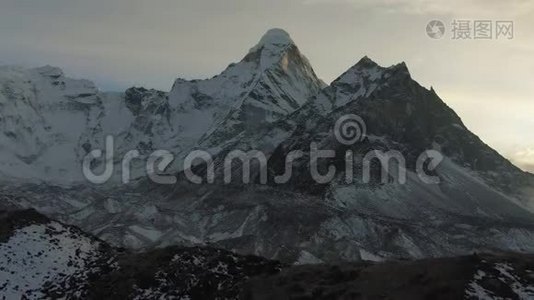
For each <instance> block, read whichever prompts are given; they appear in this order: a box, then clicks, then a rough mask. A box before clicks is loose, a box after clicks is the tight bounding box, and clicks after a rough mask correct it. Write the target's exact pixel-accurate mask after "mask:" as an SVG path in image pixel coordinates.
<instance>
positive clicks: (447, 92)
mask: <svg viewBox="0 0 534 300" xmlns="http://www.w3.org/2000/svg"><path fill="white" fill-rule="evenodd" d="M434 19H437V20H441V21H443V22H444V23H445V27H446V33H445V36H444V37H443V38H442V39H431V38H429V37H428V36H427V35H426V32H425V28H426V25H427V23H428V22H429V21H430V20H434ZM455 19H457V20H472V21H475V20H490V21H493V24H494V25H493V26H494V27H495V21H507V20H511V21H513V22H514V38H513V39H511V40H508V39H502V38H501V39H499V40H497V39H496V38H495V32H494V33H493V35H494V37H493V38H492V39H489V40H474V39H471V40H455V39H452V38H451V37H452V32H451V29H452V25H451V23H452V21H453V20H455ZM273 27H279V28H283V29H285V30H286V31H288V32H289V33H290V34H291V36H292V38H293V40H294V41H295V42H296V44H297V45H298V46H299V48H300V49H301V51H302V52H303V53H304V54H305V55H306V56H307V57H308V58H309V59H310V61H311V63H312V65H313V66H314V68H315V71H316V73H317V74H318V75H319V76H320V77H321V78H322V79H323V80H325V81H326V82H330V81H332V80H333V79H335V78H336V77H337V76H338V75H340V74H341V73H342V72H343V71H345V70H346V69H348V68H349V67H350V66H352V65H353V64H355V63H356V62H357V61H358V60H359V59H360V58H361V57H362V56H364V55H368V56H369V57H371V58H372V59H373V60H375V61H376V62H377V63H379V64H381V65H384V66H388V65H392V64H395V63H398V62H400V61H405V62H406V63H407V65H408V68H409V69H410V72H411V74H412V77H413V78H414V79H416V80H417V81H418V82H419V83H421V84H422V85H423V86H426V87H430V86H433V87H434V89H435V90H436V92H437V93H438V94H439V95H440V96H441V97H442V98H443V99H444V101H445V102H446V103H447V104H449V105H450V106H451V107H452V108H453V109H455V110H456V112H457V113H458V114H459V115H460V116H461V117H462V119H463V120H464V122H465V123H466V125H467V126H468V127H469V128H470V129H471V130H472V131H474V132H475V133H476V134H478V135H479V136H480V137H481V138H482V139H483V140H484V141H485V142H487V143H488V144H490V145H491V146H493V147H494V148H496V149H497V150H498V151H499V152H500V153H501V154H503V155H505V156H506V157H508V158H510V159H511V160H512V161H514V162H515V163H516V164H517V165H519V166H520V167H522V168H523V169H528V170H531V171H533V172H534V1H529V0H524V1H521V0H510V1H502V0H449V1H438V0H431V1H423V0H414V1H407V0H363V1H356V0H239V1H235V0H233V1H232V0H226V1H219V0H212V1H206V0H191V1H189V0H146V1H141V0H91V1H87V0H0V64H19V65H24V66H31V67H33V66H39V65H44V64H51V65H56V66H59V67H61V68H63V69H64V70H65V72H66V73H67V75H69V76H71V77H79V78H88V79H91V80H93V81H95V82H96V83H97V85H98V86H99V87H100V88H101V89H103V90H123V89H125V88H127V87H129V86H132V85H141V86H145V87H149V88H157V89H162V90H166V91H168V90H169V89H170V87H171V85H172V82H173V81H174V79H175V78H177V77H183V78H188V79H191V78H206V77H211V76H213V75H215V74H218V73H219V72H221V71H222V70H223V69H224V68H225V67H226V66H227V65H228V64H229V63H231V62H234V61H238V60H240V59H241V58H242V57H243V56H244V55H245V54H246V52H247V51H248V49H249V48H250V47H252V46H253V45H254V44H255V43H256V42H257V41H258V40H259V38H260V37H261V35H262V34H263V33H264V32H265V31H266V30H268V29H269V28H273ZM493 29H494V30H493V31H495V28H493Z"/></svg>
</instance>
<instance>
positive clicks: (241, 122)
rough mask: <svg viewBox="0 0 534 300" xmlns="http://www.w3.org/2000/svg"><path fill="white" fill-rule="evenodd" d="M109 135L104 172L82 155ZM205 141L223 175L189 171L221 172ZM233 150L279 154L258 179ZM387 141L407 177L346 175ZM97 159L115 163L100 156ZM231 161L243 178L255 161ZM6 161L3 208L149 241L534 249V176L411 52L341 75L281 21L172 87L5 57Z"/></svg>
mask: <svg viewBox="0 0 534 300" xmlns="http://www.w3.org/2000/svg"><path fill="white" fill-rule="evenodd" d="M348 115H357V116H359V117H360V118H361V119H362V120H363V121H364V122H365V127H366V133H365V136H364V137H363V139H362V141H361V142H358V143H355V144H350V145H346V144H343V143H340V142H339V141H338V140H336V135H335V130H334V129H335V128H336V122H337V121H338V120H340V119H341V118H343V117H344V116H348ZM110 135H111V136H113V138H114V160H113V165H114V172H113V176H112V177H111V178H110V180H109V181H107V182H106V183H105V184H101V185H95V184H92V183H90V182H88V181H87V179H86V178H84V175H83V172H82V161H83V159H84V157H86V155H87V154H88V153H91V152H92V151H93V150H98V149H106V145H105V140H106V137H107V136H110ZM312 144H315V145H318V146H319V147H320V148H321V149H329V150H333V151H335V153H336V156H335V157H333V158H331V159H324V160H320V161H319V162H318V166H317V167H318V169H319V170H321V171H322V173H325V172H326V171H327V170H328V168H329V166H336V168H337V171H338V172H337V173H336V174H335V176H334V178H333V179H332V180H330V181H328V182H325V183H319V182H317V181H316V180H314V178H313V176H311V175H310V174H311V167H310V164H309V158H310V157H311V156H312V155H313V153H311V152H312V151H311V150H310V145H312ZM161 149H163V150H167V151H169V152H171V153H172V154H173V155H174V158H175V159H174V161H173V163H172V164H171V165H170V166H169V167H168V168H167V169H166V170H165V171H164V172H165V174H168V175H169V174H170V175H173V176H175V177H176V178H177V180H176V183H174V184H167V185H162V184H157V183H154V182H152V181H151V180H150V179H149V178H147V177H146V172H145V161H146V159H147V158H148V157H149V156H150V154H151V153H153V152H154V151H156V150H161ZM130 150H138V152H139V156H140V157H138V158H137V159H135V160H133V163H132V171H131V177H132V180H131V182H129V183H128V184H123V183H122V182H121V175H122V173H121V162H122V158H123V157H124V155H125V154H126V153H127V152H128V151H130ZM193 150H203V151H206V152H208V153H209V154H210V155H211V156H212V157H213V169H214V173H215V177H216V180H215V181H214V182H213V183H209V184H208V183H204V184H195V183H192V182H191V181H190V180H187V174H186V173H187V171H189V170H191V171H193V172H194V173H195V174H197V175H199V176H200V177H202V178H206V175H207V173H208V170H209V168H210V167H211V166H210V165H209V164H203V163H199V164H195V165H194V167H192V168H191V169H189V168H185V170H184V166H187V165H185V164H184V159H185V158H186V157H187V155H188V154H189V153H190V152H191V151H193ZM233 150H242V151H249V150H258V151H261V153H262V154H263V155H265V158H266V160H267V162H268V165H267V170H266V173H267V176H266V177H267V178H266V182H265V184H264V183H262V182H261V181H262V170H260V169H258V168H252V169H253V170H252V173H251V177H252V182H251V183H248V184H245V183H242V182H239V180H233V181H232V182H230V183H225V182H223V181H222V180H221V178H222V174H223V173H224V167H225V163H224V162H225V158H226V157H227V156H228V154H229V153H231V152H232V151H233ZM297 150H299V151H302V157H303V158H302V159H299V160H296V161H295V162H294V164H293V165H292V176H291V178H289V179H288V181H287V182H284V183H282V184H280V183H277V182H276V180H275V177H276V176H277V175H280V174H282V173H283V172H284V170H285V168H286V164H285V162H286V158H287V157H288V155H289V154H290V153H291V152H292V151H297ZM375 150H379V151H383V152H387V151H397V152H399V153H401V154H402V155H403V157H404V159H405V162H406V165H405V167H404V168H403V169H404V170H405V171H406V182H402V183H401V182H398V181H397V180H394V179H395V178H394V177H395V176H394V175H393V174H390V173H389V172H386V175H387V178H386V179H387V180H385V181H384V180H380V179H381V178H380V177H381V176H380V175H383V174H384V173H383V172H385V171H384V170H382V169H381V168H380V166H377V165H376V164H373V165H372V172H371V174H373V176H372V178H371V180H370V181H366V180H364V179H362V178H360V177H359V176H355V178H353V180H352V182H350V183H347V182H346V180H345V179H346V177H347V175H348V174H347V173H348V172H347V169H346V168H345V167H344V163H345V162H346V160H345V156H344V154H345V153H347V151H350V152H351V153H352V154H353V155H354V163H353V171H354V172H355V173H356V174H358V173H361V172H362V170H363V169H364V168H363V165H364V164H363V161H364V160H365V156H366V154H367V153H369V152H370V151H375ZM427 150H433V151H438V152H439V153H441V154H442V156H443V160H442V161H441V163H440V164H439V165H437V166H436V168H435V169H433V170H429V167H428V166H425V168H426V170H427V171H431V173H432V174H433V176H434V177H436V178H439V183H437V184H428V183H425V182H422V180H421V178H420V177H419V176H418V174H417V161H418V158H419V156H420V154H421V153H424V151H427ZM94 167H95V169H98V168H103V167H104V166H103V164H102V161H101V160H100V161H98V160H96V161H95V165H94ZM232 168H233V170H234V171H235V173H233V174H234V175H235V177H236V178H239V176H240V175H241V174H242V173H243V172H244V171H245V170H244V169H243V165H232ZM0 174H1V180H2V182H3V184H2V187H1V196H2V200H3V201H2V202H1V204H0V207H1V208H3V209H7V210H15V209H28V208H32V209H35V210H37V211H38V212H40V213H42V214H44V215H46V216H47V217H50V218H53V219H56V220H58V221H60V222H63V223H65V224H73V225H76V226H78V227H79V228H81V229H82V230H83V231H85V232H87V233H90V234H92V235H94V236H97V237H98V238H99V239H101V240H103V241H105V242H107V243H109V244H111V246H113V247H125V248H128V249H133V250H137V251H141V250H144V251H148V250H153V249H157V248H164V247H168V246H173V245H180V246H186V247H196V246H210V247H215V248H221V249H226V250H231V251H233V252H236V253H239V254H254V255H258V256H263V257H266V258H269V259H275V260H279V261H282V262H283V263H290V264H293V263H296V264H307V263H323V262H324V263H333V262H341V261H361V260H373V261H381V260H388V259H393V258H428V257H441V256H454V255H464V254H470V253H472V252H473V251H490V250H491V251H492V250H505V251H514V252H529V253H530V252H534V175H532V174H529V173H527V172H523V171H521V170H520V169H519V168H517V167H516V166H514V165H513V164H512V163H510V162H509V161H508V160H507V159H505V158H504V157H502V156H501V155H500V154H499V153H497V152H496V151H495V150H493V149H492V148H491V147H489V146H488V145H486V144H485V143H484V142H483V141H481V140H480V138H478V137H477V136H476V135H475V134H474V133H472V132H471V131H470V130H469V129H468V128H467V127H466V126H465V124H464V123H463V122H462V120H461V118H460V117H459V116H458V115H457V114H456V113H455V112H454V111H453V110H452V109H451V108H450V107H448V106H447V105H446V103H445V102H444V101H443V100H442V99H441V98H440V97H439V96H438V95H437V94H436V92H435V91H434V90H433V89H430V90H429V89H426V88H425V87H422V86H421V85H419V84H418V83H417V82H416V81H415V80H414V79H412V77H411V75H410V73H409V70H408V67H407V66H406V64H405V63H400V64H397V65H393V66H390V67H383V66H380V65H378V64H377V63H375V62H374V61H372V60H371V59H370V58H368V57H364V58H362V59H361V60H359V61H358V62H357V63H356V64H355V65H354V66H352V67H351V68H349V69H348V70H347V71H346V72H345V73H343V74H341V75H340V76H339V77H338V78H337V79H335V80H334V81H333V82H332V83H330V84H329V85H327V84H325V83H324V82H323V81H322V80H320V79H319V78H318V77H317V76H316V74H315V72H314V71H313V68H312V67H311V64H310V62H309V61H308V59H306V57H305V56H304V55H303V54H302V53H301V52H300V50H299V49H298V47H297V46H296V45H295V43H294V42H293V41H292V39H291V38H290V36H289V35H288V34H287V33H286V32H285V31H283V30H280V29H273V30H270V31H268V32H267V33H266V34H265V35H264V36H263V37H262V38H261V40H260V41H259V43H258V44H257V45H255V46H254V47H253V48H251V49H250V51H249V52H248V54H247V55H246V56H245V57H244V58H243V59H242V60H241V61H239V62H237V63H233V64H230V65H229V66H228V67H227V68H226V69H225V70H224V71H223V72H222V73H221V74H219V75H217V76H215V77H213V78H210V79H205V80H190V81H188V80H184V79H177V80H176V81H175V83H174V84H173V86H172V88H171V90H170V92H164V91H157V90H149V89H145V88H142V87H133V88H130V89H128V90H126V91H125V92H102V91H100V90H99V89H98V88H97V87H96V86H95V85H94V84H93V83H91V82H90V81H87V80H79V79H71V78H68V77H66V76H65V74H64V73H63V72H62V71H61V70H60V69H59V68H55V67H50V66H45V67H40V68H35V69H25V68H20V67H11V66H5V67H0ZM236 174H238V175H236ZM234 179H235V178H234Z"/></svg>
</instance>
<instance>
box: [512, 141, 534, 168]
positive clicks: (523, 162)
mask: <svg viewBox="0 0 534 300" xmlns="http://www.w3.org/2000/svg"><path fill="white" fill-rule="evenodd" d="M512 161H513V162H514V163H515V164H517V165H518V166H519V167H520V168H522V169H523V170H526V171H529V172H532V173H534V147H528V148H525V149H522V150H520V151H517V152H516V153H515V154H513V156H512Z"/></svg>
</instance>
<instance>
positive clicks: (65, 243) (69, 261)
mask: <svg viewBox="0 0 534 300" xmlns="http://www.w3.org/2000/svg"><path fill="white" fill-rule="evenodd" d="M101 246H102V245H101V243H100V242H98V241H97V240H95V239H93V238H89V237H87V236H85V235H84V234H81V232H80V231H79V230H75V229H74V228H72V227H66V226H64V225H62V224H60V223H58V222H54V221H50V222H47V223H38V224H32V225H28V226H23V227H22V228H19V229H16V230H15V231H14V232H13V233H12V234H11V236H10V237H9V238H8V239H7V240H6V241H2V242H1V243H0V295H3V296H4V297H7V298H8V299H15V298H21V297H24V298H25V299H41V298H43V297H45V295H49V293H50V292H51V291H53V290H54V289H56V288H59V292H62V291H65V290H67V289H69V290H73V287H70V286H69V285H70V284H72V283H74V282H83V281H86V280H87V276H88V275H89V274H90V272H91V266H92V265H93V264H94V263H95V262H96V261H97V260H98V259H99V258H100V257H101V256H102V253H101V250H102V249H101ZM83 288H84V286H83V285H79V286H77V288H76V289H74V290H77V291H76V292H75V293H74V295H72V296H75V295H78V296H81V295H83V292H84V291H83Z"/></svg>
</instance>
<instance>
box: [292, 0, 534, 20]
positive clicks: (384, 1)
mask: <svg viewBox="0 0 534 300" xmlns="http://www.w3.org/2000/svg"><path fill="white" fill-rule="evenodd" d="M301 1H302V2H303V3H304V4H309V5H313V4H349V5H353V6H355V7H357V8H360V9H372V8H378V9H380V10H383V11H386V12H400V13H407V14H419V15H453V16H458V17H462V16H464V17H465V16H468V17H469V16H471V17H472V16H480V17H497V18H498V17H503V18H504V17H511V16H519V15H526V14H528V13H530V12H532V11H534V1H529V0H510V1H502V0H449V1H442V0H301Z"/></svg>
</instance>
